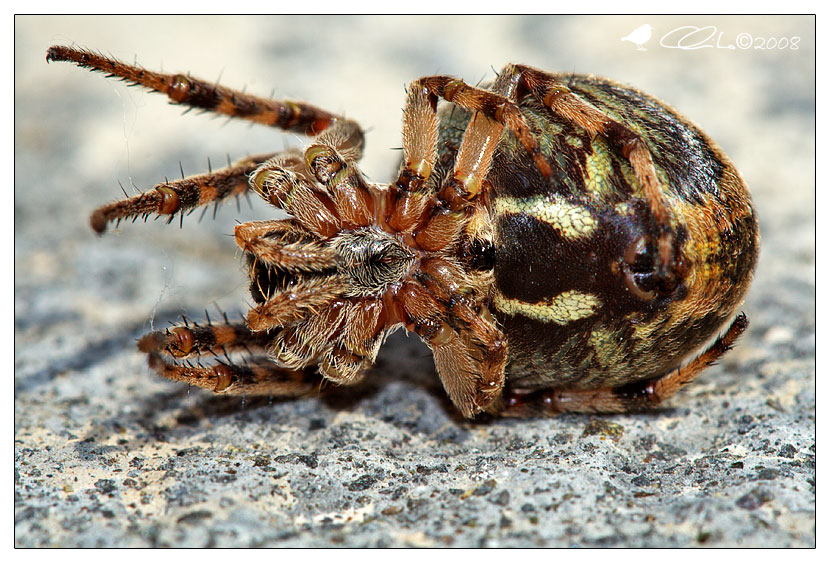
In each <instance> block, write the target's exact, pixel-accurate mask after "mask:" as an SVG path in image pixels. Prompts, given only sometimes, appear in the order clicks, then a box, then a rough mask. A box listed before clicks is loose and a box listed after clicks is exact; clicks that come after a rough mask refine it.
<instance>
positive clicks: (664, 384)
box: [491, 313, 749, 417]
mask: <svg viewBox="0 0 830 563" xmlns="http://www.w3.org/2000/svg"><path fill="white" fill-rule="evenodd" d="M748 325H749V321H748V320H747V318H746V315H744V314H743V313H741V314H740V315H738V316H737V317H736V318H735V320H734V321H732V324H731V325H730V326H729V329H727V331H726V332H725V333H724V334H723V335H722V336H720V337H718V338H717V340H715V341H714V342H713V343H712V345H711V346H709V348H707V349H706V350H705V351H704V352H703V353H701V354H700V355H699V356H697V357H696V358H695V359H694V360H692V361H691V362H690V363H689V364H687V365H685V366H683V367H681V368H679V369H674V370H672V371H670V372H669V373H667V374H665V375H662V376H660V377H656V378H653V379H646V380H642V381H636V382H634V383H629V384H628V385H623V386H621V387H604V388H600V389H548V390H541V391H534V392H525V393H522V392H517V391H510V390H508V391H507V392H506V393H505V394H504V396H503V397H502V398H501V402H500V404H498V405H495V406H494V408H493V409H491V412H493V413H494V414H500V415H501V416H509V417H534V416H554V415H557V414H561V413H566V412H578V413H627V412H639V411H644V410H648V409H651V408H654V407H656V406H658V405H659V404H661V403H662V402H663V401H665V400H666V399H668V398H669V397H671V396H672V395H674V394H675V393H677V392H678V391H680V389H682V388H683V387H685V386H686V385H687V384H689V383H690V382H691V381H692V380H694V379H695V378H696V377H697V376H698V375H700V373H701V372H702V371H703V370H704V369H706V368H707V367H709V366H710V365H712V364H713V363H715V362H716V361H717V359H718V358H720V357H721V356H722V355H723V354H725V353H726V352H728V351H729V350H730V349H731V348H732V346H733V345H734V344H735V341H736V340H737V339H738V337H740V336H741V334H742V333H743V332H744V331H745V330H746V327H747V326H748Z"/></svg>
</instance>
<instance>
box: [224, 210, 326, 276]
mask: <svg viewBox="0 0 830 563" xmlns="http://www.w3.org/2000/svg"><path fill="white" fill-rule="evenodd" d="M234 233H235V237H236V244H237V245H238V246H239V247H240V248H241V249H243V250H245V251H246V252H250V253H251V254H253V255H254V257H255V258H256V260H257V261H261V262H262V263H264V264H266V265H268V266H272V267H275V268H278V269H281V270H285V271H288V272H296V273H298V272H324V271H326V270H331V269H333V268H335V267H336V266H337V253H336V251H335V250H334V248H332V247H330V246H325V245H324V244H323V243H322V242H320V241H319V240H317V239H313V238H311V237H309V233H308V232H307V231H306V230H304V229H302V228H301V227H299V226H298V225H296V224H295V223H294V221H293V220H291V219H287V220H279V221H252V222H249V223H242V224H241V225H237V226H236V229H235V231H234Z"/></svg>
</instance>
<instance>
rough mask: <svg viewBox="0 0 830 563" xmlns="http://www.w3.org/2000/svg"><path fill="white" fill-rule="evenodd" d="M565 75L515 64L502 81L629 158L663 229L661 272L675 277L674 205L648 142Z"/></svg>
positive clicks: (659, 268) (651, 208)
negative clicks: (579, 93)
mask: <svg viewBox="0 0 830 563" xmlns="http://www.w3.org/2000/svg"><path fill="white" fill-rule="evenodd" d="M563 78H566V76H563V75H556V74H551V73H548V72H545V71H541V70H538V69H535V68H532V67H528V66H524V65H515V64H508V65H507V66H505V67H504V69H503V70H502V72H501V73H500V75H499V80H500V81H501V82H503V83H508V84H510V85H511V87H512V88H513V89H515V91H516V92H515V95H516V98H517V99H521V97H522V96H523V95H524V94H525V93H527V92H530V93H531V94H532V95H533V97H534V98H536V99H537V100H538V101H540V102H541V103H542V104H544V105H545V106H546V107H548V108H550V110H551V111H552V112H553V113H555V114H557V115H560V116H562V117H564V118H565V119H568V120H569V121H571V122H573V123H574V124H575V125H577V126H579V127H581V128H582V129H584V130H585V131H586V132H587V133H588V134H590V135H591V136H592V137H595V136H596V135H602V136H603V137H605V138H606V139H607V140H608V141H609V142H610V143H611V144H612V145H614V146H616V147H617V148H618V150H620V152H621V153H622V155H623V156H624V157H625V158H626V159H628V161H629V162H630V163H631V168H632V169H633V170H634V175H635V176H636V177H637V180H638V181H639V182H640V185H641V186H642V189H643V193H644V196H645V199H646V200H647V201H648V204H649V208H650V210H651V214H652V216H653V217H654V219H655V222H656V223H657V227H658V229H659V235H658V240H657V248H658V257H659V262H658V273H659V275H660V277H661V278H664V279H666V280H675V278H676V276H677V274H676V273H675V267H676V255H675V254H676V253H675V250H674V242H675V240H674V238H675V237H674V231H673V230H672V226H671V222H670V220H671V215H670V207H669V204H668V202H667V200H666V196H665V194H664V191H663V187H662V184H661V183H660V180H659V179H658V177H657V171H656V169H655V167H654V161H653V160H652V158H651V152H650V150H649V147H648V144H647V143H646V141H645V140H644V139H643V138H642V137H641V136H640V135H639V134H638V133H636V132H635V131H633V130H631V129H630V128H628V127H626V126H624V125H622V124H621V123H619V122H618V121H616V120H614V119H613V118H612V117H610V116H609V115H608V114H606V113H605V112H603V111H601V110H599V109H597V108H596V107H594V106H592V105H591V104H590V103H588V102H586V101H585V100H584V99H582V98H581V97H580V96H577V95H575V94H574V93H573V92H571V91H570V89H569V87H568V86H567V84H566V83H565V82H564V81H563Z"/></svg>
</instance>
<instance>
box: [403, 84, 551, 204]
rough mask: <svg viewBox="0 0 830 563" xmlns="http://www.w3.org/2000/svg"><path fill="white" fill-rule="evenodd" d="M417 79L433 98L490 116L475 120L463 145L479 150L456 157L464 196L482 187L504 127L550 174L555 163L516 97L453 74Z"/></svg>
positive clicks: (456, 177) (457, 176)
mask: <svg viewBox="0 0 830 563" xmlns="http://www.w3.org/2000/svg"><path fill="white" fill-rule="evenodd" d="M416 83H417V84H419V85H421V86H422V87H423V88H424V89H425V90H426V91H427V92H428V93H429V95H430V96H431V97H432V98H443V99H444V100H446V101H448V102H450V103H453V104H455V105H457V106H460V107H462V108H465V109H468V110H471V111H475V112H479V113H481V114H482V115H483V116H485V117H487V121H488V122H487V123H479V124H478V125H477V126H475V127H473V125H476V124H475V123H471V125H470V126H468V127H467V131H466V132H465V135H464V143H462V148H463V146H464V145H465V144H466V145H468V148H469V149H472V148H473V147H475V148H476V150H470V151H469V152H467V153H466V154H462V152H461V150H460V149H459V154H458V156H457V158H456V169H455V174H454V177H455V180H456V182H458V183H459V184H460V192H461V193H460V195H461V196H463V197H465V198H467V199H470V198H472V197H473V196H475V195H476V194H477V193H478V192H479V191H480V190H481V189H482V186H483V179H484V176H485V175H486V172H487V169H488V168H489V165H490V161H491V160H492V156H493V152H494V151H495V148H496V145H497V144H498V141H499V135H500V134H501V130H502V128H504V127H506V128H507V129H509V130H510V131H512V132H513V133H514V134H515V135H516V137H517V138H518V139H519V142H520V143H521V144H522V146H523V147H524V148H525V149H526V150H527V152H528V153H529V154H530V156H531V158H532V159H533V161H534V162H535V164H536V167H537V168H538V169H539V170H540V171H541V172H542V174H543V175H544V176H545V177H550V175H551V174H552V169H551V166H550V164H549V163H548V162H547V160H545V158H544V156H543V155H542V152H541V149H540V148H539V143H538V142H537V140H536V137H535V136H534V135H533V132H532V131H531V129H530V126H529V125H528V124H527V121H526V120H525V118H524V117H523V116H522V114H521V111H520V110H519V107H518V105H517V104H516V102H515V101H513V100H511V99H509V98H508V97H506V96H504V95H502V94H499V93H496V92H490V91H488V90H484V89H482V88H476V87H474V86H469V85H468V84H465V83H464V82H463V81H462V80H459V79H458V78H454V77H451V76H427V77H423V78H421V79H419V80H418V81H417V82H416ZM474 119H475V116H474Z"/></svg>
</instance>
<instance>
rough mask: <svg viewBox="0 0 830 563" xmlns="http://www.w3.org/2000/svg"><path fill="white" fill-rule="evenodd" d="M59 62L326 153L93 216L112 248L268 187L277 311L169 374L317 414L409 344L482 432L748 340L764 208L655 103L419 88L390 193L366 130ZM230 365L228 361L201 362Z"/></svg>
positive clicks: (258, 286) (267, 104)
mask: <svg viewBox="0 0 830 563" xmlns="http://www.w3.org/2000/svg"><path fill="white" fill-rule="evenodd" d="M47 60H49V61H71V62H74V63H76V64H78V65H80V66H83V67H88V68H91V69H93V70H98V71H102V72H105V73H108V74H110V75H112V76H116V77H119V78H121V79H123V80H126V81H128V82H131V83H134V84H140V85H143V86H146V87H148V88H150V89H152V90H155V91H157V92H161V93H164V94H167V96H168V97H169V98H170V99H171V101H173V102H174V103H178V104H183V105H185V106H189V107H193V108H199V109H202V110H205V111H209V112H215V113H218V114H224V115H228V116H233V117H237V118H241V119H247V120H250V121H253V122H256V123H260V124H264V125H269V126H273V127H278V128H280V129H284V130H288V131H294V132H300V133H304V134H306V135H308V136H310V137H311V143H310V144H309V146H307V147H306V148H305V150H288V151H283V152H277V153H273V154H263V155H256V156H252V157H248V158H245V159H242V160H240V161H238V162H236V163H234V164H232V165H230V166H228V167H227V168H225V169H222V170H218V171H212V172H209V173H207V174H202V175H198V176H191V177H187V178H183V179H181V180H176V181H172V182H165V183H163V184H160V185H158V186H156V187H155V188H154V189H151V190H149V191H147V192H145V193H143V194H141V195H138V196H135V197H128V198H127V199H124V200H121V201H117V202H114V203H111V204H108V205H105V206H103V207H101V208H99V209H97V210H96V211H95V212H94V213H93V214H92V217H91V224H92V228H93V229H94V230H95V231H96V232H98V233H102V232H104V231H105V229H106V227H107V225H108V224H110V223H112V222H115V223H116V224H118V223H119V222H120V221H121V220H123V219H129V218H136V217H142V216H143V217H147V216H150V215H165V216H169V218H170V219H171V220H172V219H173V218H174V217H175V216H176V215H177V214H184V213H187V212H190V211H192V210H194V209H196V208H198V207H202V206H206V205H208V204H214V203H217V202H219V201H221V200H224V199H227V198H231V197H234V196H238V195H240V194H244V193H246V192H249V191H253V192H254V193H256V194H258V195H259V196H260V197H261V198H262V199H264V200H265V201H266V202H268V203H270V204H271V205H273V206H274V207H276V208H278V209H281V210H284V211H286V212H287V213H288V214H289V215H290V218H288V219H281V220H271V221H259V222H250V223H244V224H241V225H239V226H238V227H237V228H236V231H235V239H236V244H237V245H238V246H239V247H240V248H241V249H242V250H243V251H244V253H245V257H246V261H247V267H248V271H249V275H250V279H251V295H252V296H253V299H254V301H255V302H256V305H255V306H254V307H253V308H252V309H251V310H250V311H248V313H247V318H246V320H245V321H244V322H237V323H234V322H229V321H227V319H225V322H221V323H208V324H205V325H201V326H198V325H190V324H187V325H184V324H183V325H181V326H175V327H173V328H172V329H168V330H166V331H161V332H152V333H150V334H147V335H145V336H144V337H143V338H141V340H140V341H139V349H140V350H141V351H143V352H145V353H146V354H147V356H148V358H149V365H150V367H151V368H152V369H153V370H155V371H156V372H157V373H158V374H159V375H161V376H163V377H165V378H168V379H171V380H174V381H181V382H185V383H188V384H191V385H196V386H199V387H202V388H205V389H208V390H211V391H214V392H215V393H222V394H248V395H253V394H266V395H272V396H283V397H291V396H301V395H306V394H310V393H313V392H315V391H316V390H318V389H319V388H320V383H321V381H322V380H327V381H329V382H332V383H334V384H338V385H349V384H353V383H355V382H357V381H359V380H360V379H361V378H363V377H364V375H365V374H366V372H367V370H368V369H369V368H370V366H371V365H372V363H373V362H374V361H375V359H376V357H377V354H378V350H379V348H380V346H381V344H382V343H383V341H384V339H385V337H386V336H387V335H388V334H389V332H390V331H393V330H396V329H398V328H401V327H403V328H405V329H406V330H408V331H411V332H414V333H416V334H418V335H419V336H420V337H421V339H423V341H424V342H425V343H426V344H427V345H428V346H429V348H430V349H431V350H432V353H433V356H434V359H435V365H436V367H437V371H438V375H439V377H440V379H441V382H442V383H443V385H444V388H445V389H446V391H447V393H448V394H449V397H450V399H451V400H452V402H453V403H454V404H455V406H456V407H457V408H458V409H459V410H460V411H461V413H463V415H464V416H467V417H472V416H475V415H476V414H478V413H481V412H488V413H491V414H499V415H505V416H532V415H551V414H556V413H560V412H625V411H634V410H641V409H643V408H647V407H651V406H654V405H656V404H658V403H660V402H661V401H663V400H665V399H666V398H667V397H669V396H671V395H673V394H674V393H675V392H677V391H678V390H679V389H680V388H681V387H683V386H684V385H686V384H687V383H689V382H690V381H692V380H693V379H694V378H695V377H697V375H698V374H699V373H700V372H701V371H702V370H703V369H704V368H705V367H706V366H708V365H709V364H711V363H712V362H714V361H715V360H716V359H717V358H718V357H720V356H721V355H722V354H723V353H724V352H726V351H727V350H728V349H729V348H730V347H731V346H732V345H733V343H734V342H735V340H736V339H737V338H738V336H739V335H740V334H741V333H742V332H743V331H744V329H745V328H746V326H747V320H746V317H745V316H744V315H743V314H739V315H737V316H736V311H737V308H738V307H739V306H740V303H741V301H742V299H743V296H744V294H745V292H746V290H747V288H748V287H749V283H750V280H751V277H752V272H753V270H754V266H755V262H756V258H757V249H758V227H757V222H756V219H755V214H754V211H753V208H752V205H751V202H750V197H749V193H748V190H747V189H746V186H745V185H744V183H743V181H742V180H741V178H740V176H739V174H738V173H737V172H736V170H735V168H734V166H733V165H732V163H731V162H730V161H729V160H728V158H727V157H726V156H725V155H724V154H723V152H722V151H721V150H720V149H719V148H718V147H717V146H716V145H715V144H714V143H713V142H712V141H711V140H710V139H709V138H708V137H706V135H705V134H703V133H702V132H701V131H699V130H698V129H697V128H696V127H695V126H693V125H692V124H691V123H689V122H688V121H687V120H686V119H685V118H683V117H681V116H680V115H679V114H677V113H676V112H675V111H674V110H673V109H671V108H670V107H668V106H666V105H665V104H663V103H661V102H659V101H657V100H656V99H654V98H651V97H649V96H647V95H645V94H643V93H641V92H639V91H637V90H636V89H633V88H630V87H626V86H622V85H620V84H617V83H615V82H612V81H610V80H607V79H602V78H597V77H592V76H584V75H573V74H569V75H564V74H552V73H548V72H544V71H541V70H537V69H534V68H531V67H527V66H523V65H515V64H510V65H507V66H506V67H504V68H503V69H502V70H501V72H499V73H498V75H497V76H496V78H495V79H494V81H493V82H492V83H491V84H488V85H485V86H483V87H473V86H470V85H468V84H465V83H464V82H463V81H461V80H459V79H456V78H453V77H448V76H429V77H425V78H421V79H418V80H415V81H414V82H412V83H411V84H410V86H409V88H408V89H407V95H406V100H405V103H404V111H403V155H404V156H403V162H402V164H401V168H400V173H399V175H398V178H397V179H396V180H395V181H394V182H392V183H390V184H387V185H378V184H372V183H370V182H368V181H367V180H366V178H365V177H364V176H363V175H362V174H361V172H360V170H359V169H358V165H357V162H358V160H359V159H360V157H361V154H362V150H363V141H364V135H363V130H362V129H361V128H360V126H359V125H358V124H357V123H355V122H354V121H352V120H350V119H347V118H345V117H342V116H338V115H335V114H332V113H330V112H327V111H325V110H322V109H320V108H317V107H315V106H313V105H310V104H308V103H304V102H293V101H279V100H270V99H263V98H259V97H256V96H253V95H251V94H247V93H243V92H240V91H236V90H231V89H228V88H225V87H222V86H219V85H215V84H210V83H207V82H205V81H202V80H198V79H196V78H193V77H191V76H189V75H183V74H161V73H156V72H152V71H148V70H145V69H143V68H140V67H137V66H132V65H126V64H123V63H121V62H119V61H117V60H114V59H111V58H108V57H105V56H102V55H99V54H97V53H94V52H91V51H87V50H82V49H76V48H71V47H52V48H50V49H49V51H48V54H47ZM724 326H726V327H727V328H726V330H725V332H724V333H723V334H722V335H720V336H718V334H719V331H720V330H721V329H722V327H724ZM211 355H212V356H214V357H215V360H214V362H213V364H212V365H205V364H203V363H201V362H199V363H197V364H193V363H191V362H188V361H187V360H188V359H189V358H193V357H195V356H208V357H210V356H211ZM238 355H242V356H244V361H235V360H233V359H232V358H235V357H238Z"/></svg>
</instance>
